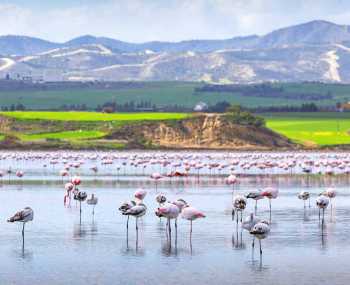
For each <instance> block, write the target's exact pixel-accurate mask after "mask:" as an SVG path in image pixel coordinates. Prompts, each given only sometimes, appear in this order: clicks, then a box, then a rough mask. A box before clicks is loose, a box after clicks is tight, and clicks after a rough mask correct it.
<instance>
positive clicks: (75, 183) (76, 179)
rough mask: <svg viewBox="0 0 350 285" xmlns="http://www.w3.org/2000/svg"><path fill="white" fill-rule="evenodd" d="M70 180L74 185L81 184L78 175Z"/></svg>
mask: <svg viewBox="0 0 350 285" xmlns="http://www.w3.org/2000/svg"><path fill="white" fill-rule="evenodd" d="M71 182H72V184H73V185H74V186H78V185H80V184H81V179H80V177H79V176H74V177H73V178H72V181H71Z"/></svg>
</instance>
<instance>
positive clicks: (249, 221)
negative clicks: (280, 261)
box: [242, 213, 268, 249]
mask: <svg viewBox="0 0 350 285" xmlns="http://www.w3.org/2000/svg"><path fill="white" fill-rule="evenodd" d="M260 222H261V223H265V224H268V222H267V221H263V220H261V219H259V218H257V217H256V216H255V215H254V214H253V213H251V214H250V215H249V216H248V217H246V218H245V219H244V221H243V222H242V228H243V229H245V230H247V231H248V232H250V231H251V230H252V229H253V227H254V226H255V225H256V224H258V223H260ZM254 243H255V236H253V242H252V248H253V249H254Z"/></svg>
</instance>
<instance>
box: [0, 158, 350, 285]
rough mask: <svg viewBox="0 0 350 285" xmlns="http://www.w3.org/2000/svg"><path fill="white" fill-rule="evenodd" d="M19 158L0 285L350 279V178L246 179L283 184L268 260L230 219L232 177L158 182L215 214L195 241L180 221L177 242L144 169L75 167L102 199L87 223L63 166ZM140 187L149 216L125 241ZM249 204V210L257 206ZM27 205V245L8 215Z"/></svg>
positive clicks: (4, 194) (200, 225) (0, 248)
mask: <svg viewBox="0 0 350 285" xmlns="http://www.w3.org/2000/svg"><path fill="white" fill-rule="evenodd" d="M1 163H2V164H3V167H5V166H7V165H6V163H7V162H4V161H2V162H1ZM19 163H20V164H21V167H22V168H23V169H25V171H26V174H25V177H24V178H23V179H22V180H19V179H17V180H13V179H10V180H8V178H7V177H5V178H4V179H3V182H2V184H1V188H0V200H1V202H2V203H1V207H0V217H1V220H0V252H1V261H0V263H1V266H0V284H165V282H166V283H167V284H187V285H190V284H253V283H254V284H321V283H323V282H326V284H346V283H347V281H348V280H349V278H350V272H349V270H348V262H349V259H350V243H349V239H350V192H349V189H348V188H349V187H348V185H349V181H350V176H346V175H341V176H315V177H311V178H310V179H307V178H306V176H300V175H280V176H266V175H259V176H257V175H253V176H244V177H242V178H240V184H239V185H237V186H235V189H234V191H235V193H237V194H238V193H241V194H244V193H246V192H247V191H249V190H253V189H256V188H261V187H265V186H276V187H278V188H279V190H280V195H279V197H278V198H277V199H276V200H273V201H272V209H273V213H272V225H271V234H270V235H269V237H268V238H267V239H265V240H263V257H262V259H261V260H260V257H259V252H258V250H257V248H256V251H255V253H253V252H252V248H251V241H252V238H251V236H250V235H249V233H247V232H242V233H241V230H240V228H238V231H237V228H236V224H235V222H232V220H231V215H230V212H231V199H232V187H230V186H227V185H226V184H225V181H224V176H215V177H214V176H211V177H209V176H205V175H203V176H201V177H200V178H199V180H198V178H197V177H195V176H194V177H189V178H173V179H164V180H163V181H161V182H160V183H159V185H158V189H157V192H158V193H159V192H162V193H164V194H166V196H167V197H168V198H169V200H173V199H177V198H183V199H185V200H186V201H187V202H188V203H190V204H191V205H193V206H195V207H196V208H198V209H200V210H202V211H204V212H205V214H206V215H207V217H206V218H205V219H202V220H197V221H195V222H194V224H193V225H194V228H193V238H192V248H191V246H190V241H189V223H188V222H187V221H185V220H181V219H180V220H179V228H178V238H177V246H176V245H175V241H174V237H173V239H172V244H171V246H170V245H169V243H168V242H167V238H166V232H165V221H159V219H158V218H156V217H155V215H154V210H155V209H156V207H157V204H156V203H155V199H154V198H155V195H156V189H155V185H154V183H153V182H152V181H150V179H149V178H148V177H147V176H142V173H141V171H139V172H135V171H134V170H130V169H129V170H127V171H126V173H125V174H126V175H124V173H120V174H119V175H118V176H116V175H115V173H113V175H112V174H111V173H110V170H109V169H105V170H103V168H102V170H101V171H99V173H98V174H97V175H93V174H91V172H88V171H84V170H83V169H80V170H76V171H77V172H78V173H79V174H80V175H81V177H82V179H83V183H82V186H81V190H84V191H86V192H88V193H89V194H90V193H95V194H96V195H97V196H98V198H99V204H98V205H97V207H96V209H95V216H94V218H93V216H92V214H91V211H92V209H91V208H90V207H89V206H88V205H86V204H84V205H83V217H82V220H83V222H82V224H81V225H80V224H79V208H78V207H77V205H76V204H75V201H74V202H72V204H71V207H65V206H64V205H63V195H64V190H63V182H64V181H63V182H62V181H61V178H60V177H59V176H58V175H57V173H58V171H59V170H60V169H61V168H60V167H59V166H53V167H51V166H49V167H47V168H45V169H43V168H42V162H33V161H31V162H19ZM0 166H1V164H0ZM86 169H88V167H86ZM330 186H333V187H336V189H337V193H338V195H337V197H336V198H335V201H334V210H333V214H332V215H331V212H330V209H328V210H327V212H326V227H325V232H324V236H323V237H322V235H321V229H320V226H319V222H318V210H317V209H316V208H315V198H316V197H317V195H318V193H320V192H321V191H323V190H324V189H325V188H326V187H330ZM139 187H143V188H145V189H146V190H147V191H148V195H147V196H146V199H145V204H146V205H147V207H148V213H147V215H146V216H144V217H143V219H142V220H140V228H139V235H138V244H136V233H135V227H134V226H135V224H134V219H132V218H131V219H130V228H129V237H128V242H127V236H126V219H125V217H124V216H122V215H120V213H119V212H118V207H119V205H120V204H121V203H122V202H124V201H127V200H130V199H131V198H132V196H133V192H134V191H135V190H136V189H137V188H139ZM301 190H307V191H310V192H311V193H312V199H311V208H310V209H309V208H308V207H307V208H306V210H304V207H303V202H302V201H300V200H298V199H297V197H296V195H297V193H298V192H300V191H301ZM249 202H250V203H248V208H247V209H246V211H245V213H244V215H245V216H246V215H248V214H249V213H250V212H252V211H253V207H254V203H252V201H249ZM25 206H31V207H32V208H33V209H34V212H35V217H34V221H33V222H32V223H28V224H27V225H26V232H25V247H24V250H23V249H22V240H21V225H16V224H9V223H6V219H7V218H8V217H9V216H10V215H12V214H13V213H14V212H15V211H16V210H18V209H21V208H23V207H25ZM258 215H259V216H260V217H265V218H268V216H269V213H268V201H267V200H261V201H259V204H258Z"/></svg>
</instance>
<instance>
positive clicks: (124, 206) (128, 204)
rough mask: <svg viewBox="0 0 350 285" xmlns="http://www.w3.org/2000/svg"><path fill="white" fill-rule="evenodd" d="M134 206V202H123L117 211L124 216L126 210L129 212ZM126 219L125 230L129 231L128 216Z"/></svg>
mask: <svg viewBox="0 0 350 285" xmlns="http://www.w3.org/2000/svg"><path fill="white" fill-rule="evenodd" d="M134 206H136V202H135V201H130V202H124V203H123V204H122V205H121V206H120V207H119V211H120V212H121V213H122V214H124V213H126V212H127V211H128V210H130V209H131V208H132V207H134ZM127 216H128V219H127V221H126V230H128V229H129V217H130V216H129V215H127Z"/></svg>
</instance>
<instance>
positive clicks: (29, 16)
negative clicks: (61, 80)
mask: <svg viewBox="0 0 350 285" xmlns="http://www.w3.org/2000/svg"><path fill="white" fill-rule="evenodd" d="M320 19H322V20H328V21H332V22H335V23H337V24H350V0H0V35H8V34H15V35H26V36H34V37H39V38H43V39H46V40H50V41H56V42H64V41H67V40H70V39H72V38H74V37H77V36H81V35H86V34H89V35H94V36H106V37H112V38H115V39H119V40H123V41H129V42H145V41H152V40H159V41H181V40H189V39H224V38H232V37H235V36H246V35H252V34H258V35H263V34H266V33H268V32H270V31H272V30H275V29H277V28H282V27H286V26H290V25H295V24H299V23H303V22H308V21H312V20H320Z"/></svg>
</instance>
